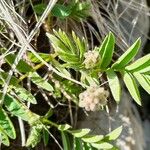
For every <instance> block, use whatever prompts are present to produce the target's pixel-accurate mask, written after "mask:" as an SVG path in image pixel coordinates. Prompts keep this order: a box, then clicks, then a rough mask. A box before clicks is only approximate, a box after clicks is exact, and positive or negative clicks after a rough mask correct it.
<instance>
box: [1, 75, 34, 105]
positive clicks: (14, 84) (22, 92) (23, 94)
mask: <svg viewBox="0 0 150 150" xmlns="http://www.w3.org/2000/svg"><path fill="white" fill-rule="evenodd" d="M0 77H1V78H2V79H3V81H6V79H7V77H8V73H6V72H1V73H0ZM0 80H1V79H0ZM3 81H1V82H0V84H4V82H3ZM18 83H19V80H18V79H17V78H16V77H14V76H12V77H11V80H10V83H9V88H10V90H14V91H15V93H16V94H17V96H18V98H19V99H20V100H24V101H28V102H31V103H32V104H36V99H35V97H34V96H33V95H32V94H31V93H30V92H29V91H27V90H26V89H25V88H23V87H22V86H21V85H19V84H18Z"/></svg>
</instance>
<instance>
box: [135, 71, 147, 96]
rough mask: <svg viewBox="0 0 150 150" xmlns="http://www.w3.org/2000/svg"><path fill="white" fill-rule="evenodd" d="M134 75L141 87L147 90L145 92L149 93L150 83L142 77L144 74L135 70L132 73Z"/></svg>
mask: <svg viewBox="0 0 150 150" xmlns="http://www.w3.org/2000/svg"><path fill="white" fill-rule="evenodd" d="M133 75H134V77H135V78H136V79H137V81H138V82H139V84H140V85H141V86H142V87H143V89H144V90H145V91H147V93H149V94H150V83H149V82H148V80H147V79H146V78H145V77H144V75H142V74H140V73H138V72H135V73H133Z"/></svg>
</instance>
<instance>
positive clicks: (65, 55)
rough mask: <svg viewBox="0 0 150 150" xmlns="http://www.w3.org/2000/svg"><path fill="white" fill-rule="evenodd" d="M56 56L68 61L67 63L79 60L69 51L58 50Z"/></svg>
mask: <svg viewBox="0 0 150 150" xmlns="http://www.w3.org/2000/svg"><path fill="white" fill-rule="evenodd" d="M58 54H59V55H58V57H59V58H60V59H61V60H63V61H64V62H68V63H78V62H79V61H80V59H79V58H78V57H77V56H76V55H74V54H69V53H64V52H61V51H59V52H58Z"/></svg>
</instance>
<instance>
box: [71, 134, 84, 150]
mask: <svg viewBox="0 0 150 150" xmlns="http://www.w3.org/2000/svg"><path fill="white" fill-rule="evenodd" d="M73 150H83V143H82V141H81V139H79V138H76V137H74V149H73Z"/></svg>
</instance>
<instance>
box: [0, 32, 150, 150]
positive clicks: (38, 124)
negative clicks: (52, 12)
mask: <svg viewBox="0 0 150 150" xmlns="http://www.w3.org/2000/svg"><path fill="white" fill-rule="evenodd" d="M53 32H54V34H50V33H47V36H48V37H49V39H50V42H51V44H52V46H53V49H54V53H53V54H44V53H37V54H38V55H39V56H40V57H41V58H42V59H44V60H45V62H47V63H49V64H51V65H52V66H53V67H54V68H55V69H56V70H57V71H58V73H55V72H54V73H53V74H50V76H48V78H47V80H46V79H44V78H43V77H41V76H40V75H39V73H37V69H39V68H41V67H43V66H44V64H43V63H42V62H41V61H40V60H39V59H38V58H37V57H36V56H34V54H32V53H31V52H28V53H27V58H28V59H29V60H30V62H31V63H30V64H29V63H27V62H26V61H25V60H23V59H22V60H20V61H19V63H18V64H17V66H16V70H15V73H14V74H13V75H12V77H11V80H10V83H9V85H8V90H7V93H6V95H5V97H4V102H3V106H1V109H0V118H1V119H0V133H1V139H2V143H3V144H4V145H6V146H9V138H11V139H15V138H16V133H15V128H14V125H13V123H12V122H11V119H10V115H11V116H16V117H19V118H21V119H22V120H24V121H26V122H28V124H29V125H30V134H29V136H28V139H27V142H26V146H27V147H32V148H33V147H35V146H36V145H37V144H38V143H39V142H40V141H41V139H43V141H44V144H45V145H47V144H48V141H49V133H50V131H51V127H55V128H56V129H57V130H58V132H60V135H61V139H62V146H63V148H64V149H66V150H67V149H68V150H70V149H73V150H82V149H87V150H89V149H93V150H97V149H113V148H114V147H113V145H112V141H113V140H116V139H117V138H118V137H119V135H120V134H121V131H122V127H119V128H117V129H115V130H114V131H112V132H111V133H108V134H107V135H92V134H91V130H90V129H73V128H72V127H71V126H70V125H69V124H63V125H62V124H61V125H59V124H57V123H56V122H52V121H51V115H53V112H54V110H53V109H55V108H51V109H50V111H48V112H47V114H46V115H45V116H40V115H38V114H36V113H34V112H32V111H31V110H30V109H29V108H28V107H27V106H26V102H30V103H32V104H37V101H36V98H35V97H34V96H33V94H32V93H31V91H28V90H27V89H26V88H25V87H24V86H23V84H24V81H23V80H24V79H25V78H28V79H29V80H30V81H31V82H32V83H34V84H35V85H36V88H37V89H42V91H44V92H45V93H46V94H47V93H49V92H50V93H51V95H52V96H53V98H55V99H57V101H59V102H62V103H67V102H68V101H69V102H70V101H72V102H73V105H75V106H76V105H78V104H79V100H78V99H79V97H80V96H81V95H80V93H82V91H83V90H84V88H88V87H89V86H99V85H100V84H103V82H101V81H103V80H105V82H107V81H108V83H109V87H110V91H111V93H112V96H113V97H114V99H115V100H116V102H117V103H119V101H120V98H121V81H120V80H122V81H124V83H125V86H126V87H127V89H128V91H129V93H130V94H131V96H132V98H133V99H134V100H135V101H136V102H137V103H138V104H139V105H141V103H142V102H141V97H140V93H139V90H138V84H140V85H141V86H142V87H143V89H145V91H147V92H148V93H149V94H150V55H149V54H148V55H146V56H143V57H142V58H139V59H138V60H136V61H135V62H132V60H133V59H134V57H135V56H136V54H137V52H138V50H139V47H140V43H141V42H140V39H138V40H137V41H136V42H135V43H134V44H133V45H132V46H131V47H129V48H128V50H127V51H126V52H125V53H124V54H123V55H122V56H121V57H120V58H119V59H118V60H117V61H116V62H114V61H113V60H112V59H113V54H114V47H115V37H114V35H113V33H111V32H110V33H109V34H108V35H107V36H106V38H105V39H104V41H103V42H102V44H101V46H100V47H99V48H97V47H95V48H94V49H93V50H90V51H89V49H88V48H89V47H90V46H88V44H87V41H86V40H85V39H84V38H83V37H82V38H81V37H78V36H77V35H76V34H75V33H74V32H72V33H71V35H67V34H66V33H65V32H64V31H62V30H59V31H55V30H54V31H53ZM16 55H17V54H9V55H7V56H6V57H5V65H9V66H10V67H11V66H12V65H13V63H14V61H15V59H16ZM86 63H89V64H90V65H89V64H88V65H89V66H90V67H87V64H86ZM70 69H72V70H73V71H74V72H75V73H74V74H72V70H71V71H70ZM16 74H17V75H16ZM8 75H9V72H8V71H5V70H4V71H3V70H2V71H1V72H0V85H1V87H3V85H4V84H6V82H7V78H8ZM64 75H65V76H66V77H67V78H69V79H71V80H69V79H64ZM74 78H75V79H74ZM106 78H107V81H106ZM72 79H74V80H72ZM77 81H78V82H77ZM76 83H78V85H77V84H76ZM137 83H138V84H137ZM82 85H84V86H83V87H82ZM100 90H101V89H100ZM105 92H106V91H105ZM106 94H107V92H106ZM0 96H1V97H2V92H1V94H0ZM105 97H107V96H106V95H105ZM60 99H61V100H60ZM104 107H105V106H104ZM6 110H7V111H6ZM7 113H9V114H10V115H8V114H7Z"/></svg>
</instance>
